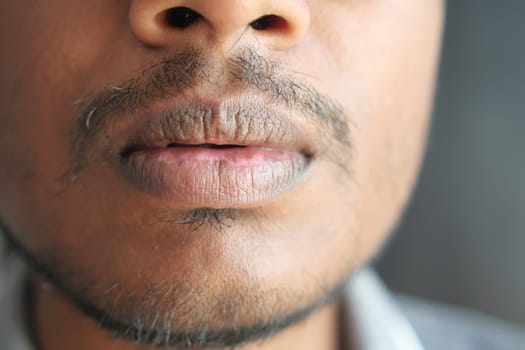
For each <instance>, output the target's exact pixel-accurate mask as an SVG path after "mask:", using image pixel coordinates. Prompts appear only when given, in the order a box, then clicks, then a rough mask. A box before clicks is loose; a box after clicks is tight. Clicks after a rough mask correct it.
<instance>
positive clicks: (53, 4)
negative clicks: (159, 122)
mask: <svg viewBox="0 0 525 350" xmlns="http://www.w3.org/2000/svg"><path fill="white" fill-rule="evenodd" d="M88 3H89V4H88ZM126 6H128V5H126V4H124V2H118V1H114V2H113V1H102V0H97V1H90V2H85V1H75V2H71V1H67V2H66V1H65V0H51V1H46V2H44V1H37V2H36V3H35V4H34V6H31V7H30V8H27V7H26V6H22V5H18V3H16V4H15V2H14V1H6V2H3V3H2V4H0V43H1V45H2V48H3V52H4V53H5V54H3V55H1V56H2V57H0V75H1V76H2V79H1V81H0V123H1V127H0V164H1V167H0V193H1V195H0V219H1V222H2V225H3V226H4V227H5V228H6V229H7V230H9V232H11V235H12V238H13V239H14V240H15V241H17V242H18V244H19V245H20V246H21V247H22V248H23V250H25V251H26V253H27V254H28V255H30V256H31V257H32V259H34V260H35V261H36V262H37V263H38V264H39V265H40V267H41V268H43V269H45V270H47V272H48V273H49V274H50V275H51V276H52V278H53V279H54V282H55V283H56V284H57V285H58V286H60V287H61V288H63V289H64V291H66V293H68V294H69V295H70V296H72V297H74V298H77V299H78V300H77V301H78V302H80V303H83V304H84V306H87V307H89V308H90V309H91V310H97V312H104V313H106V314H107V315H106V316H109V317H111V318H113V319H114V320H115V321H116V322H120V323H121V324H131V323H132V320H135V321H136V320H137V319H138V320H140V321H141V322H142V324H152V323H153V324H154V323H155V322H154V320H156V319H161V320H163V321H165V322H163V323H161V322H157V324H162V327H164V328H163V329H160V330H159V331H170V332H174V333H179V334H182V333H185V334H197V333H198V332H199V331H201V330H203V329H205V330H212V331H215V332H221V331H230V330H233V329H238V328H249V327H252V326H257V325H261V324H272V323H277V322H279V321H281V320H283V319H286V318H287V317H290V316H291V315H294V314H297V313H298V312H301V311H302V310H307V309H309V308H311V307H312V306H315V305H317V304H319V303H320V302H321V301H322V300H324V298H326V297H327V296H328V295H331V293H332V292H333V291H334V289H335V288H336V287H337V286H338V285H340V284H341V283H343V281H344V280H345V279H346V278H347V277H348V276H349V275H350V274H351V273H352V271H354V270H355V269H357V268H358V267H360V266H362V265H363V264H365V263H366V262H367V261H368V260H369V259H370V257H371V256H373V254H374V252H375V251H376V250H377V249H378V248H379V246H380V244H381V242H383V241H384V239H385V237H386V236H387V235H388V233H389V232H390V231H391V230H392V227H393V225H395V223H396V221H397V219H398V217H399V216H400V213H401V211H402V210H403V208H404V206H405V202H406V200H407V197H408V196H409V193H410V191H411V188H412V186H413V183H414V180H415V176H416V172H417V169H418V167H419V164H420V160H421V155H422V152H423V148H424V142H425V136H426V132H427V127H428V122H429V114H430V107H431V102H432V94H433V85H434V75H435V70H436V61H437V55H438V51H439V37H440V32H441V21H442V18H441V17H442V2H441V1H437V0H427V1H421V0H399V1H397V0H394V1H366V2H353V1H343V0H335V1H329V2H327V1H324V0H323V1H316V0H315V1H314V0H312V1H310V2H309V6H310V7H311V13H312V24H311V27H310V30H309V32H308V33H307V34H306V36H305V37H304V38H303V40H301V41H300V42H299V43H298V44H297V45H296V46H294V47H293V48H290V49H287V50H284V51H271V50H263V49H260V51H257V54H260V55H261V56H264V57H265V58H266V59H269V60H272V61H275V62H277V63H279V64H280V65H281V66H283V67H286V68H283V71H282V72H281V74H283V75H285V76H286V77H292V79H296V80H297V81H300V82H301V83H304V84H307V86H309V87H311V88H312V89H315V91H318V92H319V94H320V95H322V96H326V99H329V101H333V102H334V106H338V108H340V109H338V110H339V111H340V112H341V120H340V124H339V127H340V128H342V129H344V130H347V131H348V135H347V136H348V140H347V141H349V142H342V140H340V139H338V136H337V132H336V131H337V130H335V131H334V128H333V125H332V128H330V125H329V124H325V123H322V122H318V121H317V120H316V119H315V118H318V116H317V117H316V116H314V117H312V116H308V115H307V114H308V112H304V111H301V110H300V109H297V110H288V109H286V107H282V106H281V107H282V108H281V107H276V109H278V110H279V111H284V112H283V115H286V118H288V119H287V122H289V124H290V126H291V127H292V128H296V129H297V130H299V131H298V134H300V135H301V136H300V139H301V140H302V141H304V145H306V146H305V148H308V149H309V150H310V151H309V152H303V153H301V152H297V150H295V149H292V150H291V151H289V152H288V150H286V151H283V150H279V151H274V150H271V149H270V150H268V149H266V148H265V147H261V148H260V149H257V150H255V151H253V152H252V150H246V149H242V150H232V149H227V150H218V149H209V148H202V147H186V146H185V147H176V149H175V150H169V151H166V150H153V151H152V150H146V151H144V150H139V151H136V152H132V155H131V156H130V155H127V156H124V153H125V152H124V151H123V144H124V140H123V139H122V138H125V137H124V136H122V135H128V133H129V130H132V128H133V125H131V122H129V120H134V121H135V120H137V121H138V120H139V119H140V115H139V114H140V113H138V112H133V115H131V116H129V118H128V119H126V116H124V115H118V116H117V115H115V116H113V117H114V119H113V120H112V121H111V122H106V123H102V124H100V125H101V126H100V128H99V129H98V130H97V135H96V136H94V137H85V139H86V140H88V141H86V142H80V141H79V140H78V139H75V137H78V138H81V136H79V135H78V134H77V133H76V132H75V131H76V130H77V128H78V125H79V120H81V119H80V118H81V116H82V115H84V117H85V116H86V113H88V114H89V110H86V109H85V108H87V107H86V106H85V105H83V104H82V102H81V103H77V104H75V101H78V100H79V99H82V98H84V97H85V96H91V95H92V94H93V92H98V91H102V90H103V89H105V88H106V87H108V86H112V85H113V84H116V83H117V82H121V81H127V80H129V79H130V78H132V77H134V74H136V72H140V71H142V70H143V69H144V68H147V67H148V65H149V64H151V63H155V62H161V61H162V59H164V58H166V57H167V56H168V55H170V54H173V52H174V50H173V48H172V49H171V51H169V50H164V51H162V50H151V49H147V48H145V47H144V46H142V45H141V44H140V43H139V42H138V41H137V40H136V39H134V38H133V36H132V34H131V33H130V31H129V28H128V24H127V15H126V14H127V12H126V11H127V9H126ZM80 14H81V15H80ZM92 23H99V25H97V26H96V27H93V26H92ZM86 28H89V30H88V29H86ZM198 49H199V50H200V52H201V55H202V57H204V58H205V60H206V62H211V66H212V67H213V66H215V67H217V66H218V67H221V66H226V65H227V63H228V62H229V59H231V57H234V56H236V55H238V56H239V55H242V52H243V51H242V49H243V47H242V45H240V46H239V50H238V51H235V52H231V57H229V56H228V55H224V54H222V55H219V54H217V53H216V51H215V50H209V49H208V50H207V48H206V47H199V48H198ZM257 50H258V49H257ZM210 74H211V75H212V76H213V81H214V82H220V83H221V84H227V83H225V81H227V80H228V79H227V77H226V76H224V74H227V73H217V72H212V70H211V69H210ZM221 74H222V75H221ZM241 85H242V84H241ZM214 86H215V85H213V84H207V85H206V84H204V83H203V84H202V85H199V86H197V87H195V88H194V89H193V88H192V90H191V91H189V92H187V94H189V95H191V96H192V98H194V97H195V98H198V99H206V101H209V100H213V101H214V102H213V103H215V104H214V105H213V106H214V107H210V110H215V109H220V108H222V106H223V104H221V103H222V102H221V101H222V100H221V99H222V98H227V97H229V96H224V95H223V94H226V93H225V92H223V91H226V90H220V91H218V90H217V88H214ZM242 86H244V85H242ZM236 89H237V90H235V94H237V95H236V97H235V98H238V97H239V96H240V98H241V99H242V96H244V95H243V94H246V93H248V92H247V91H248V89H250V88H248V87H241V88H236ZM253 89H255V90H257V89H256V88H252V90H253ZM250 91H251V90H250ZM261 95H264V94H262V93H261ZM185 96H187V95H185ZM81 101H82V100H81ZM177 101H178V100H177ZM177 101H175V104H176V105H177V103H178V102H177ZM181 101H187V99H186V97H181ZM199 101H200V100H199ZM217 101H218V102H217ZM257 101H259V102H260V101H261V100H260V99H259V100H257ZM262 101H263V102H264V101H266V100H265V99H264V96H263V97H262ZM157 102H158V103H157ZM157 102H156V103H157V105H156V106H160V107H158V108H162V106H164V104H166V103H170V102H169V101H168V102H166V99H164V98H162V99H161V101H157ZM259 102H257V103H259ZM180 103H181V104H183V103H186V102H180ZM206 103H208V102H206ZM198 104H199V106H202V105H205V103H200V102H199V103H198ZM263 104H264V103H263ZM250 106H252V107H253V103H252V104H251V105H250ZM82 108H84V109H82ZM155 108H157V107H155ZM214 108H215V109H214ZM86 111H87V112H86ZM274 112H275V111H274V110H273V109H272V111H271V113H274ZM332 112H333V113H335V112H334V111H331V113H332ZM82 113H84V114H82ZM279 113H280V112H279ZM277 114H278V113H277ZM283 118H284V117H283ZM83 121H84V122H86V120H85V119H84V120H83ZM148 127H151V126H148ZM225 127H226V126H225ZM148 130H149V129H148ZM151 130H154V128H153V127H151ZM286 135H287V136H283V137H288V138H289V139H290V140H289V141H290V144H294V142H296V141H297V139H294V138H293V137H290V134H286ZM298 138H299V136H298ZM302 141H301V142H302ZM79 144H80V145H81V146H82V147H83V149H82V152H83V153H82V157H81V158H82V159H79V157H78V154H79V153H76V152H78V151H79V147H76V146H78V145H79ZM301 145H302V144H301ZM82 147H80V148H82ZM141 152H143V153H141ZM236 152H237V153H236ZM250 152H252V153H250ZM144 154H145V155H144ZM126 157H127V158H126ZM148 162H149V163H148ZM170 162H171V163H170ZM144 163H147V164H146V165H144ZM150 163H151V164H150ZM79 164H81V166H79ZM130 164H131V165H130ZM133 164H135V165H133ZM137 164H139V165H137ZM148 164H149V165H148ZM217 167H218V168H220V169H222V171H224V172H223V174H222V175H217V172H216V171H217ZM144 169H145V171H146V172H147V174H146V175H144V174H142V175H137V174H136V173H141V172H142V171H143V170H144ZM158 173H160V174H162V175H158V176H157V175H155V174H158ZM247 173H248V174H247ZM268 173H271V174H270V175H268ZM224 174H226V175H224ZM141 176H142V177H141ZM217 176H218V178H217ZM207 177H209V179H208V178H207ZM145 178H146V179H147V180H145ZM166 178H167V180H166ZM250 179H251V180H253V183H249V184H247V183H248V182H249V180H250ZM219 183H222V187H221V185H220V184H219ZM236 186H237V187H236ZM239 188H240V189H241V190H242V191H239ZM159 327H160V326H159Z"/></svg>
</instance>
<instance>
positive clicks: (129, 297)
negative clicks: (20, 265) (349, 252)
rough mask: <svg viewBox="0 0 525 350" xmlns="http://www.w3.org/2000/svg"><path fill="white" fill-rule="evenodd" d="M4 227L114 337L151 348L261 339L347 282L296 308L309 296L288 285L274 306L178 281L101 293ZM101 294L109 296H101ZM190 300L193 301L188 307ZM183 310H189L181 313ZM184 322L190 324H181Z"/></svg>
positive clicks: (217, 213)
mask: <svg viewBox="0 0 525 350" xmlns="http://www.w3.org/2000/svg"><path fill="white" fill-rule="evenodd" d="M232 215H235V212H232V211H229V210H226V211H224V210H217V209H209V208H201V209H196V210H192V211H188V212H187V213H186V216H185V217H183V218H184V219H183V220H185V222H181V223H180V224H181V225H190V226H193V227H197V229H203V228H204V227H205V226H208V227H209V228H210V229H213V230H214V231H216V232H217V234H220V232H223V231H224V230H225V229H227V226H225V221H227V220H234V218H235V217H233V218H232ZM230 222H231V221H230ZM0 228H1V231H2V233H3V235H4V236H5V238H6V242H7V243H8V245H7V246H8V249H9V250H11V251H13V252H15V253H16V254H17V255H19V256H20V257H22V258H23V260H24V261H25V262H26V264H27V265H28V266H29V268H30V269H31V270H33V271H34V272H36V273H37V274H39V275H41V276H43V277H44V278H45V279H46V280H48V281H49V282H50V283H51V284H53V285H54V286H55V287H56V288H57V289H58V290H59V291H61V292H62V293H63V294H64V295H65V296H66V297H67V299H69V300H70V301H71V302H72V304H73V305H74V306H75V307H76V308H77V309H78V310H79V311H81V312H82V313H83V314H85V315H86V316H88V317H90V318H92V319H93V320H95V321H97V322H98V324H99V325H100V327H102V328H104V329H106V330H108V331H110V332H111V334H112V335H113V337H114V338H116V339H125V340H128V341H130V342H132V343H138V344H143V345H147V346H149V347H151V348H164V349H174V350H175V349H192V348H196V347H197V348H218V349H226V348H227V349H231V348H235V347H238V346H240V345H243V344H246V343H251V342H262V341H264V340H265V339H268V338H270V337H272V336H273V335H275V334H276V333H278V332H280V331H281V330H283V329H285V328H287V327H289V326H291V325H293V324H296V323H298V322H300V321H301V320H303V319H305V318H307V317H308V316H309V315H310V314H311V313H312V312H314V311H316V310H318V309H320V308H322V307H323V306H325V305H327V304H329V303H330V302H332V301H333V300H334V299H335V298H337V297H338V296H339V295H340V294H341V292H342V290H343V288H344V285H345V284H346V278H345V279H343V280H341V281H340V282H339V283H338V284H336V285H335V286H331V288H330V287H329V286H326V285H323V286H322V287H321V286H319V290H323V291H324V292H323V293H320V294H321V295H320V297H318V298H317V299H316V300H314V301H313V302H311V303H310V304H308V305H306V306H302V307H299V308H296V309H293V308H292V309H291V305H289V304H290V301H291V302H292V303H294V302H297V300H302V299H304V298H301V295H287V293H286V291H282V295H280V296H278V297H277V298H272V299H273V305H272V307H271V309H270V308H269V307H268V305H267V303H265V302H264V297H263V296H261V295H250V294H249V293H246V292H242V291H239V292H238V293H237V295H235V296H234V297H233V298H232V299H233V300H234V301H233V302H228V303H226V302H221V298H220V297H217V296H216V295H214V294H213V291H207V295H208V297H204V296H203V295H202V294H199V293H195V294H192V293H191V292H189V293H186V295H184V296H180V297H178V298H174V297H173V291H174V290H173V286H169V285H168V284H164V285H162V284H158V285H156V286H152V287H151V288H149V289H148V291H147V292H146V294H145V295H144V296H141V297H136V296H134V294H133V291H124V290H122V289H121V288H122V286H121V284H120V283H118V282H115V283H113V284H111V285H110V286H109V287H107V288H105V289H103V290H104V291H103V292H102V294H100V292H99V293H98V294H97V293H96V292H95V293H93V286H96V285H97V282H96V281H82V282H80V281H79V276H76V275H74V274H73V273H72V272H70V271H65V270H64V266H65V265H64V264H63V263H61V262H60V261H56V260H55V261H53V262H52V263H49V262H47V261H46V262H45V263H44V261H45V260H47V259H41V257H40V256H37V255H35V254H33V253H32V252H30V251H29V250H28V249H26V247H25V246H24V245H23V244H22V243H21V242H20V241H18V240H17V239H16V237H17V236H16V235H14V234H13V233H12V231H11V230H9V229H8V228H7V227H5V225H3V224H1V223H0ZM48 260H51V259H48ZM72 281H73V282H72ZM274 297H275V295H274ZM102 299H104V300H105V301H104V302H98V301H99V300H102ZM190 304H194V305H193V306H191V307H188V305H190ZM101 305H103V306H101ZM211 309H214V310H217V309H220V310H221V312H219V313H216V314H215V315H212V314H211V313H210V312H209V310H211ZM247 309H249V312H250V313H251V321H249V322H244V321H242V320H241V318H242V317H241V314H245V313H246V312H247ZM290 309H291V310H290ZM180 310H184V312H182V315H181V312H180ZM283 310H286V311H283ZM184 317H187V319H184ZM221 318H222V319H221ZM182 323H184V324H186V325H189V326H187V327H185V328H183V327H180V325H181V324H182ZM217 325H221V326H219V327H218V326H217Z"/></svg>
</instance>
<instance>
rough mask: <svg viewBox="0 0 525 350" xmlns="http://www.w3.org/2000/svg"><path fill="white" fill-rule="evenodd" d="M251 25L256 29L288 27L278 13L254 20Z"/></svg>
mask: <svg viewBox="0 0 525 350" xmlns="http://www.w3.org/2000/svg"><path fill="white" fill-rule="evenodd" d="M250 26H251V27H252V28H253V29H255V30H268V29H282V28H284V27H286V21H285V20H284V19H283V18H282V17H279V16H276V15H266V16H262V17H259V18H257V19H256V20H255V21H252V22H251V23H250Z"/></svg>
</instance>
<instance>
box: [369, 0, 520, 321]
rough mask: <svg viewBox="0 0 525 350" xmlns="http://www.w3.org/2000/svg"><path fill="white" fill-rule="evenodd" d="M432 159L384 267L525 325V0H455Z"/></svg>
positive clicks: (415, 289)
mask: <svg viewBox="0 0 525 350" xmlns="http://www.w3.org/2000/svg"><path fill="white" fill-rule="evenodd" d="M447 12H448V19H447V22H448V23H447V25H448V27H447V30H446V35H445V42H444V52H443V59H442V70H441V74H440V84H439V89H438V95H437V104H436V109H435V119H434V127H433V131H432V135H431V140H430V144H429V149H428V154H427V159H426V163H425V165H424V168H423V172H422V176H421V178H420V182H419V186H418V188H417V190H416V193H415V195H414V197H413V200H412V203H411V205H410V207H409V208H408V211H407V212H406V215H405V217H404V219H403V221H402V222H401V225H400V227H399V229H398V232H397V234H396V236H395V237H394V239H393V240H392V242H391V244H390V246H389V247H388V248H387V250H386V251H385V252H384V254H383V255H382V256H381V257H380V258H379V259H378V270H379V271H380V273H381V274H382V275H383V277H384V278H385V279H386V281H387V284H388V285H389V286H390V287H391V288H393V289H394V290H397V291H401V292H405V293H410V294H415V295H418V296H423V297H426V298H432V299H435V300H439V301H445V302H450V303H455V304H461V305H464V306H467V307H471V308H475V309H478V310H481V311H483V312H486V313H489V314H492V315H495V316H498V317H500V318H504V319H507V320H511V321H513V322H517V323H521V324H522V325H525V135H524V133H525V62H524V55H525V1H524V0H502V1H498V0H452V1H449V3H448V11H447Z"/></svg>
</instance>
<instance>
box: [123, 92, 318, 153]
mask: <svg viewBox="0 0 525 350" xmlns="http://www.w3.org/2000/svg"><path fill="white" fill-rule="evenodd" d="M144 114H145V115H144V116H140V117H139V118H138V119H139V120H138V121H137V122H135V123H134V127H133V131H132V133H131V137H129V138H128V141H127V142H126V143H125V145H124V146H123V147H122V148H121V150H120V155H121V156H122V157H124V158H125V157H127V156H129V155H130V154H132V153H133V152H136V151H147V150H156V149H162V148H176V147H192V146H194V147H206V148H210V149H227V148H238V147H257V148H262V149H272V150H277V151H291V152H298V153H300V154H302V155H303V156H305V157H307V158H311V157H312V156H313V155H314V154H315V152H316V150H315V147H314V145H312V144H311V143H310V142H309V141H308V140H309V139H311V138H309V137H307V135H306V132H305V131H304V130H302V129H301V128H300V127H299V126H298V125H297V124H296V123H294V122H293V121H292V120H290V115H289V112H288V113H287V112H285V111H282V110H281V109H279V108H274V107H273V106H272V105H271V103H268V99H264V98H258V97H246V98H232V99H225V100H220V101H213V100H205V99H190V100H186V101H180V102H179V103H175V104H172V105H169V106H160V108H158V109H157V110H156V111H154V112H147V113H144Z"/></svg>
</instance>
